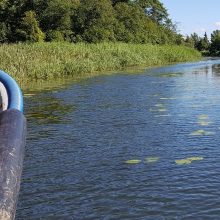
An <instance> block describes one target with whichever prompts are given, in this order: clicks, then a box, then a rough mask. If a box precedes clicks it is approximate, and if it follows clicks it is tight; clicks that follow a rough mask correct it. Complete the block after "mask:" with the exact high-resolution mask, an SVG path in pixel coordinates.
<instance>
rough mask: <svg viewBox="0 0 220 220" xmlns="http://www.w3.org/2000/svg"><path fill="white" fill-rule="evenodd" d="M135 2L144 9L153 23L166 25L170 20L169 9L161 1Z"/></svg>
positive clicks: (146, 0) (142, 0)
mask: <svg viewBox="0 0 220 220" xmlns="http://www.w3.org/2000/svg"><path fill="white" fill-rule="evenodd" d="M134 2H135V3H136V4H138V5H139V6H140V7H142V8H143V9H144V10H145V13H146V14H147V15H148V16H149V17H150V18H151V19H152V20H153V21H156V22H157V23H159V24H164V23H165V22H166V20H167V19H168V12H167V9H166V8H165V7H164V6H163V3H161V2H160V1H159V0H134Z"/></svg>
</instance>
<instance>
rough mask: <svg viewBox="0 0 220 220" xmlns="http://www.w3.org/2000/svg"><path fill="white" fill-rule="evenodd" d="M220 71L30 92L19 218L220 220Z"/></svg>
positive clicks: (166, 72) (156, 72) (211, 67)
mask: <svg viewBox="0 0 220 220" xmlns="http://www.w3.org/2000/svg"><path fill="white" fill-rule="evenodd" d="M219 65H220V60H206V61H201V62H198V63H189V64H179V65H173V66H166V67H163V68H153V69H148V70H146V71H145V72H144V71H143V72H142V74H140V73H139V74H137V75H134V74H126V73H121V74H117V75H112V76H102V77H97V78H93V79H90V80H86V81H83V82H81V83H72V84H71V83H70V82H68V83H66V82H65V83H63V84H62V83H61V84H59V83H56V85H54V86H48V85H47V86H44V87H43V88H44V89H43V90H44V91H43V92H39V91H36V90H35V89H34V87H33V88H32V89H30V88H29V89H26V91H25V94H26V96H25V104H26V106H25V107H26V109H25V112H26V115H27V119H28V140H27V147H26V156H25V162H24V171H23V180H22V185H21V195H20V199H19V203H18V211H17V219H18V220H23V219H49V220H50V219H51V220H53V219H64V220H66V219H67V220H68V219H77V220H78V219H82V220H85V219H125V220H127V219H132V220H133V219H219V215H220V209H219V206H220V200H219V196H220V192H219V188H220V174H219V168H220V148H219V143H220V117H219V109H220V77H219ZM59 85H60V86H59ZM48 88H53V90H52V91H50V89H48Z"/></svg>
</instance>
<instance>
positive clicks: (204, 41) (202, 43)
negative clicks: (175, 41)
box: [197, 33, 210, 51]
mask: <svg viewBox="0 0 220 220" xmlns="http://www.w3.org/2000/svg"><path fill="white" fill-rule="evenodd" d="M209 47H210V43H209V39H208V36H207V34H206V33H205V34H204V37H203V38H200V40H199V42H198V45H197V49H198V50H199V51H207V50H209Z"/></svg>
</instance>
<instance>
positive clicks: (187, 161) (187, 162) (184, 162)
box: [175, 159, 192, 165]
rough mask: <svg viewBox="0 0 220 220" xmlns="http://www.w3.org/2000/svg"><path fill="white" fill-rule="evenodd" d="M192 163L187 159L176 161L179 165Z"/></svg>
mask: <svg viewBox="0 0 220 220" xmlns="http://www.w3.org/2000/svg"><path fill="white" fill-rule="evenodd" d="M191 162H192V161H191V160H187V159H181V160H175V163H176V164H178V165H184V164H190V163H191Z"/></svg>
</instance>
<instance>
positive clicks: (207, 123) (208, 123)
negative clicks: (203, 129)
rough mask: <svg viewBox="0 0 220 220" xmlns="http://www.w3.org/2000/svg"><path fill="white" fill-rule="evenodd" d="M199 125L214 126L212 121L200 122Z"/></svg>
mask: <svg viewBox="0 0 220 220" xmlns="http://www.w3.org/2000/svg"><path fill="white" fill-rule="evenodd" d="M198 124H199V125H201V126H209V125H210V124H212V122H211V121H198Z"/></svg>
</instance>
